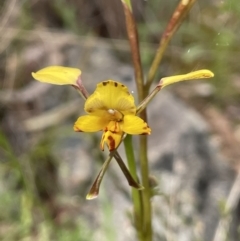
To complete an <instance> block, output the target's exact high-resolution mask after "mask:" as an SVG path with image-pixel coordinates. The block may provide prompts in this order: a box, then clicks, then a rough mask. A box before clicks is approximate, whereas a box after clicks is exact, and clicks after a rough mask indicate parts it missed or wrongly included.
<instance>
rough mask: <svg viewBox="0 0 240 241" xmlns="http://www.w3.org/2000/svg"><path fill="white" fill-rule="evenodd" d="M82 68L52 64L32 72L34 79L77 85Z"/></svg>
mask: <svg viewBox="0 0 240 241" xmlns="http://www.w3.org/2000/svg"><path fill="white" fill-rule="evenodd" d="M80 75H81V70H80V69H76V68H70V67H63V66H50V67H46V68H44V69H41V70H39V71H37V72H36V73H32V76H33V78H34V79H36V80H38V81H40V82H44V83H49V84H55V85H76V86H77V80H78V77H79V76H80Z"/></svg>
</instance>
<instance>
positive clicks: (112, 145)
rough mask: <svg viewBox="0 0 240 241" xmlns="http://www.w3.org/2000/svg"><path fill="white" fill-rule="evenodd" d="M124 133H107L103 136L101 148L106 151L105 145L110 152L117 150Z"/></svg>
mask: <svg viewBox="0 0 240 241" xmlns="http://www.w3.org/2000/svg"><path fill="white" fill-rule="evenodd" d="M122 134H123V133H122V132H116V133H113V132H111V131H105V132H103V135H102V140H101V143H100V148H101V150H102V151H103V150H104V144H105V143H106V144H107V147H108V149H109V151H113V150H115V149H116V148H117V147H118V145H119V144H120V142H121V139H122Z"/></svg>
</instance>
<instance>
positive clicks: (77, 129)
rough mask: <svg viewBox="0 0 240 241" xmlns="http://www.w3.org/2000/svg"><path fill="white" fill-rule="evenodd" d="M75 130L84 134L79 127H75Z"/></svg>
mask: <svg viewBox="0 0 240 241" xmlns="http://www.w3.org/2000/svg"><path fill="white" fill-rule="evenodd" d="M73 130H74V131H76V132H82V131H81V130H80V129H79V128H78V127H77V126H74V127H73Z"/></svg>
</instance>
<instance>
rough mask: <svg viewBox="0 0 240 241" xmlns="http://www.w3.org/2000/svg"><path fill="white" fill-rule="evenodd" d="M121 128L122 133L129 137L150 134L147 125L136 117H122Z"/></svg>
mask: <svg viewBox="0 0 240 241" xmlns="http://www.w3.org/2000/svg"><path fill="white" fill-rule="evenodd" d="M121 128H122V130H123V131H124V132H126V133H128V134H131V135H141V134H147V135H149V134H151V129H150V128H149V126H148V124H147V123H146V122H145V121H144V120H143V119H141V118H140V117H138V116H134V115H126V116H124V119H123V123H122V125H121Z"/></svg>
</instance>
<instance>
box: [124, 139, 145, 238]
mask: <svg viewBox="0 0 240 241" xmlns="http://www.w3.org/2000/svg"><path fill="white" fill-rule="evenodd" d="M124 147H125V152H126V156H127V161H128V167H129V170H130V173H131V174H132V176H133V178H134V179H135V180H138V176H137V168H136V163H135V157H134V152H133V145H132V136H131V135H127V136H126V138H125V139H124ZM132 199H133V208H134V212H133V218H134V225H135V227H136V230H137V233H138V238H139V240H143V236H142V232H141V230H142V229H143V220H142V218H143V214H142V210H143V206H142V191H139V190H136V189H135V188H132Z"/></svg>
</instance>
